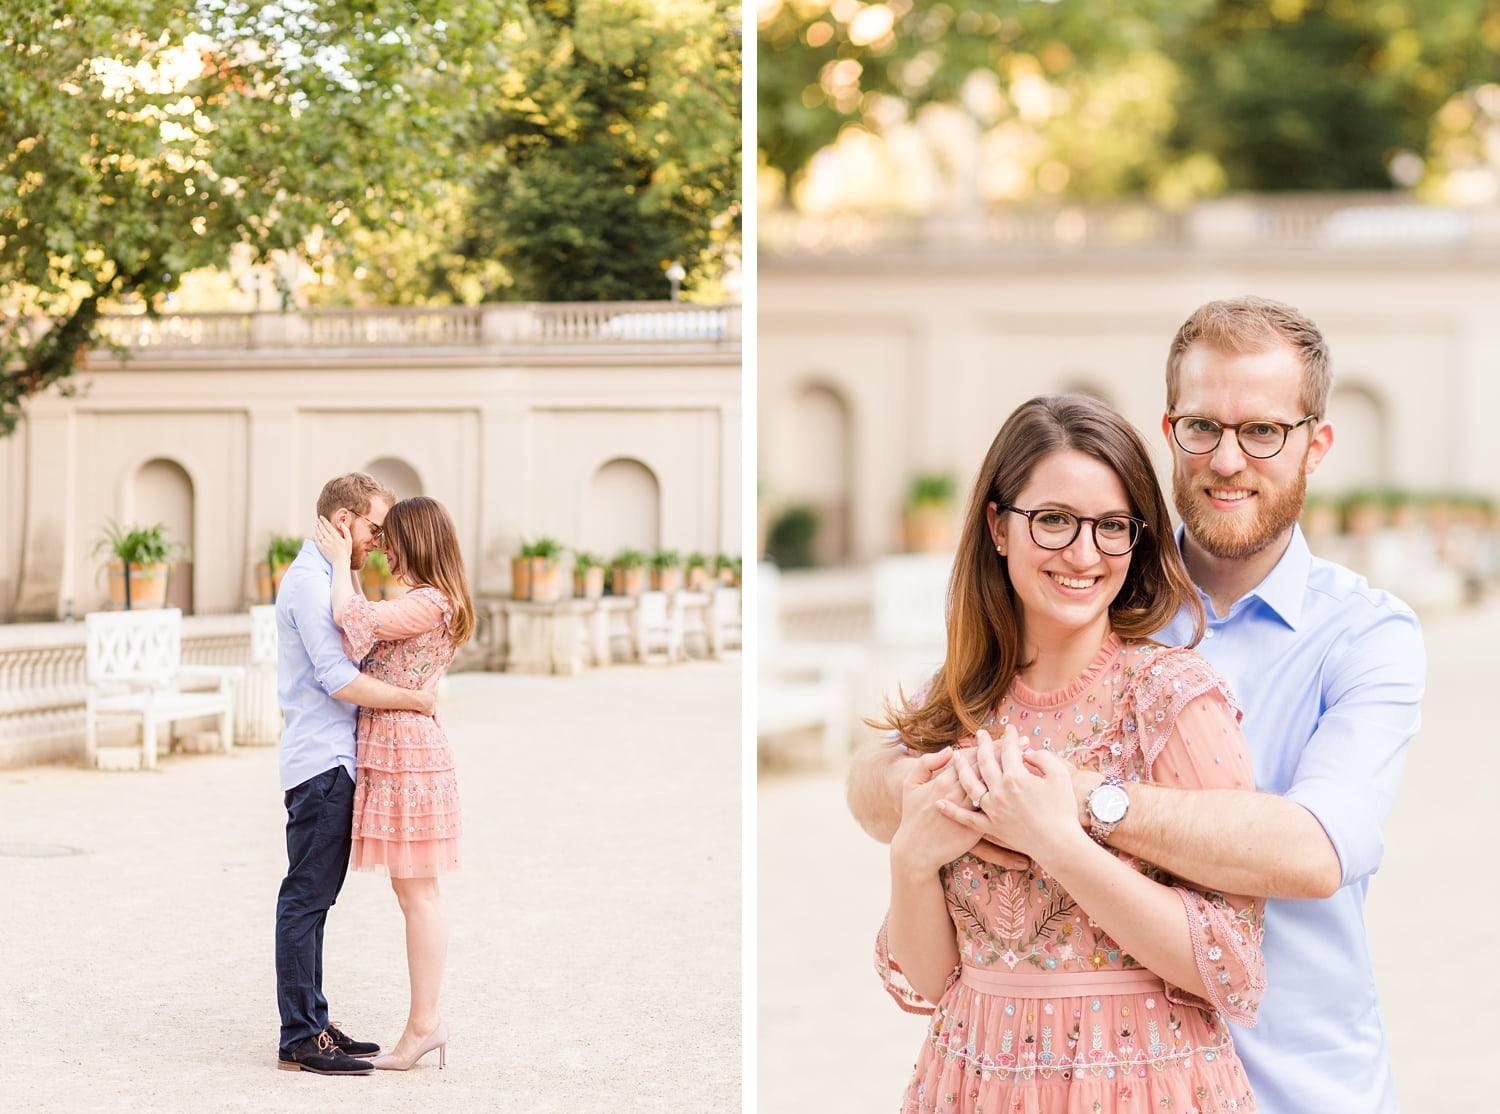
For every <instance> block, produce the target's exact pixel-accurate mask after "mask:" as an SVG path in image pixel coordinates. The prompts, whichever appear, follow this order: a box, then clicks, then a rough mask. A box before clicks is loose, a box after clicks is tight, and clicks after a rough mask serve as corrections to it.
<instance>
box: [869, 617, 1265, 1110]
mask: <svg viewBox="0 0 1500 1114" xmlns="http://www.w3.org/2000/svg"><path fill="white" fill-rule="evenodd" d="M1238 719H1239V711H1238V709H1237V708H1236V707H1235V705H1234V703H1233V700H1232V698H1231V697H1230V695H1229V693H1228V691H1227V690H1226V688H1225V686H1224V682H1223V681H1222V680H1221V679H1220V678H1219V676H1218V675H1217V674H1216V673H1215V672H1214V671H1213V670H1212V668H1210V667H1209V665H1208V664H1207V663H1206V662H1205V661H1204V660H1203V659H1202V658H1201V657H1199V656H1198V655H1197V654H1196V653H1194V652H1193V651H1191V650H1182V649H1169V648H1165V647H1161V646H1157V645H1154V644H1152V643H1143V642H1129V643H1126V642H1122V641H1121V640H1120V638H1119V637H1118V636H1116V635H1113V634H1112V635H1110V637H1109V638H1108V639H1106V641H1105V643H1104V645H1103V646H1102V647H1101V648H1100V650H1099V654H1098V655H1097V657H1095V659H1094V661H1093V663H1092V664H1091V665H1090V667H1089V668H1088V670H1086V671H1085V672H1084V674H1083V675H1082V676H1080V677H1079V678H1077V679H1076V680H1075V681H1074V682H1073V683H1072V684H1071V685H1069V686H1068V687H1067V688H1065V689H1062V690H1060V691H1057V692H1036V691H1033V690H1032V689H1029V688H1027V687H1026V685H1024V684H1022V683H1021V682H1020V681H1019V680H1017V681H1016V682H1014V683H1013V684H1012V685H1011V688H1010V691H1009V693H1008V694H1007V697H1006V699H1005V700H1004V701H1003V702H1002V703H1001V705H1000V707H999V708H998V709H997V710H996V713H995V715H994V717H993V721H992V722H993V724H994V725H995V726H996V727H997V728H998V729H1001V730H1003V729H1004V727H1005V725H1006V724H1015V726H1016V729H1017V730H1018V731H1019V732H1020V735H1021V741H1022V747H1023V748H1037V747H1041V748H1045V749H1048V750H1051V751H1052V752H1053V753H1055V754H1057V755H1058V756H1059V757H1061V758H1063V759H1064V760H1065V761H1067V762H1070V763H1072V764H1073V765H1075V766H1080V767H1087V768H1089V769H1096V770H1099V771H1101V772H1103V773H1104V774H1106V775H1109V774H1115V775H1118V776H1119V777H1121V778H1124V779H1125V780H1126V781H1127V782H1129V781H1137V780H1139V781H1153V782H1157V783H1160V784H1163V785H1174V786H1182V787H1185V788H1195V787H1222V788H1238V789H1249V788H1252V787H1253V784H1254V774H1253V772H1252V770H1251V766H1250V757H1249V754H1248V752H1247V751H1246V749H1245V742H1244V738H1243V736H1242V735H1241V734H1240V732H1239V727H1238ZM1127 792H1128V787H1127ZM1115 853H1116V854H1117V855H1118V856H1119V857H1120V858H1122V859H1124V860H1125V861H1126V862H1128V863H1130V864H1131V865H1132V866H1133V867H1135V868H1136V869H1137V870H1140V871H1141V872H1143V873H1145V874H1147V875H1149V876H1151V877H1153V878H1156V879H1157V880H1159V881H1162V882H1164V883H1165V884H1167V885H1170V886H1172V887H1173V888H1174V889H1175V890H1176V892H1177V894H1178V896H1179V897H1180V898H1181V899H1182V905H1183V909H1184V911H1185V913H1186V917H1187V924H1188V930H1189V934H1190V936H1191V938H1192V942H1193V951H1194V954H1195V956H1196V959H1197V966H1198V970H1199V971H1200V972H1201V973H1202V975H1203V980H1204V982H1205V983H1206V984H1207V986H1208V988H1209V993H1210V999H1209V1000H1208V1001H1204V1000H1203V999H1201V998H1198V997H1196V996H1194V995H1192V994H1189V993H1188V992H1186V991H1184V990H1182V989H1180V988H1178V987H1175V986H1171V985H1170V984H1166V983H1164V982H1163V981H1162V980H1161V979H1160V978H1158V977H1157V976H1155V975H1153V974H1152V973H1151V972H1150V971H1147V970H1146V969H1145V968H1144V967H1141V966H1140V965H1139V964H1138V963H1137V962H1136V961H1135V960H1134V959H1133V958H1131V957H1130V956H1129V955H1127V954H1126V953H1125V952H1124V951H1122V950H1121V949H1120V946H1119V945H1118V944H1116V943H1115V941H1114V940H1113V939H1111V938H1110V936H1109V934H1108V933H1107V932H1105V930H1104V929H1103V928H1102V927H1101V926H1099V925H1097V924H1095V923H1094V921H1092V920H1091V919H1090V918H1089V915H1088V914H1087V913H1086V912H1084V911H1083V910H1082V909H1080V908H1079V907H1078V906H1077V905H1075V904H1074V902H1073V899H1072V898H1071V897H1070V896H1069V895H1068V893H1067V892H1066V891H1065V890H1064V889H1063V888H1062V887H1061V886H1060V885H1058V883H1057V882H1056V881H1054V880H1053V879H1052V878H1051V877H1049V876H1048V875H1047V873H1046V872H1045V871H1043V870H1041V869H1039V868H1037V867H1036V866H1035V864H1033V865H1031V866H1030V867H1028V868H1027V869H1025V870H1019V871H1006V870H1001V869H999V868H998V867H994V866H991V865H990V864H988V863H985V862H983V861H982V860H980V859H977V858H974V857H973V856H972V855H963V856H961V857H959V858H957V859H955V860H954V861H953V862H951V863H949V864H948V865H947V866H945V867H944V868H943V869H942V881H943V889H944V891H945V892H946V894H947V899H948V911H949V913H950V914H951V916H952V918H953V923H954V926H955V928H956V931H957V935H958V945H959V953H960V962H959V965H958V967H957V968H955V970H954V972H953V974H952V976H950V978H949V980H948V986H947V989H946V991H945V992H944V994H943V996H942V998H941V999H940V1000H939V1001H938V1002H937V1003H936V1005H935V1006H934V1005H933V1004H932V1003H929V1002H926V1001H925V1000H923V999H922V998H921V997H920V996H919V995H918V994H917V993H916V991H915V990H913V989H912V988H911V986H910V985H909V984H908V983H907V982H906V980H905V979H904V977H903V976H902V975H901V972H900V969H899V967H898V966H897V965H896V963H895V962H893V961H892V960H891V958H890V955H889V952H888V950H887V946H886V939H885V932H884V930H883V929H882V931H881V933H880V938H879V940H878V941H877V944H876V965H877V968H878V969H879V971H880V973H881V976H882V978H883V979H884V981H885V985H886V989H887V990H889V991H890V993H891V994H892V995H893V996H894V997H895V998H896V1001H897V1002H898V1003H900V1005H901V1006H902V1008H903V1009H906V1010H909V1011H911V1012H916V1013H931V1014H932V1023H931V1025H930V1026H929V1027H928V1030H927V1037H926V1040H925V1042H924V1044H923V1046H922V1050H921V1053H920V1055H919V1056H918V1059H917V1063H916V1067H915V1069H914V1071H913V1073H912V1078H911V1082H910V1084H909V1085H908V1087H907V1090H906V1095H905V1098H904V1100H903V1102H902V1106H901V1109H902V1111H903V1112H907V1114H911V1112H917V1111H921V1112H924V1114H925V1112H929V1111H937V1112H943V1114H948V1112H963V1114H1001V1112H1007V1114H1009V1112H1011V1111H1022V1112H1025V1114H1085V1112H1087V1114H1095V1112H1110V1114H1126V1112H1133V1111H1134V1112H1140V1114H1144V1112H1145V1111H1147V1110H1152V1111H1156V1110H1171V1111H1179V1112H1182V1114H1188V1112H1201V1114H1207V1112H1210V1111H1213V1112H1218V1111H1253V1110H1254V1109H1255V1101H1254V1099H1253V1097H1252V1095H1251V1093H1250V1085H1249V1084H1248V1083H1247V1082H1246V1079H1245V1073H1244V1070H1243V1068H1242V1067H1241V1065H1240V1061H1239V1058H1238V1056H1236V1054H1235V1051H1234V1045H1233V1042H1232V1040H1231V1039H1230V1035H1229V1031H1228V1026H1227V1025H1225V1023H1224V1020H1223V1018H1222V1017H1221V1016H1220V1015H1221V1014H1222V1015H1224V1016H1227V1017H1229V1018H1231V1019H1233V1020H1235V1021H1238V1022H1242V1023H1245V1024H1254V1019H1255V1011H1256V1009H1257V1007H1258V1006H1259V1004H1260V997H1261V993H1262V992H1263V990H1264V989H1265V967H1264V962H1263V960H1262V957H1261V953H1260V940H1261V932H1262V929H1261V924H1262V915H1263V908H1262V903H1261V902H1260V901H1258V900H1256V899H1253V898H1244V897H1235V896H1231V895H1226V894H1219V893H1205V892H1203V891H1201V890H1199V889H1196V888H1194V887H1192V886H1190V885H1186V884H1183V883H1180V882H1178V881H1176V880H1175V879H1173V878H1171V877H1170V876H1168V875H1167V874H1166V873H1165V872H1163V871H1161V870H1159V869H1158V868H1156V867H1153V866H1151V865H1149V864H1146V863H1142V862H1140V861H1138V860H1136V859H1132V858H1130V857H1129V856H1126V855H1123V854H1121V853H1119V852H1115Z"/></svg>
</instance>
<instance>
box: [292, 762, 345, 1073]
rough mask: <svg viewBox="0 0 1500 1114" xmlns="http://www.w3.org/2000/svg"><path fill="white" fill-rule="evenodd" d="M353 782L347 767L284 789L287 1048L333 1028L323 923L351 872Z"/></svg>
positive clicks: (334, 768) (326, 772) (336, 768)
mask: <svg viewBox="0 0 1500 1114" xmlns="http://www.w3.org/2000/svg"><path fill="white" fill-rule="evenodd" d="M353 821H354V782H353V781H352V780H351V779H350V777H349V775H348V774H347V773H346V772H345V771H344V768H343V767H342V766H335V767H333V769H331V770H324V771H323V772H322V773H321V774H318V775H317V776H316V777H311V778H308V779H307V780H306V781H304V782H303V783H302V784H301V785H299V786H297V787H296V788H294V789H288V790H287V792H286V860H287V871H286V878H285V879H284V880H283V881H282V883H281V894H280V896H279V897H278V898H277V899H276V998H277V1002H278V1004H279V1005H280V1007H281V1050H282V1051H286V1050H287V1049H289V1048H290V1047H291V1046H292V1045H294V1044H296V1043H297V1042H298V1041H300V1040H303V1039H305V1038H307V1037H311V1036H316V1035H317V1034H318V1033H321V1032H322V1031H323V1030H324V1029H326V1028H328V999H327V998H325V997H323V926H324V924H325V923H326V922H327V920H328V910H329V908H331V907H332V905H333V903H334V901H335V900H337V899H338V896H339V890H340V889H342V888H343V885H344V876H345V875H346V874H347V873H348V872H349V842H350V838H349V837H350V828H351V826H352V824H353Z"/></svg>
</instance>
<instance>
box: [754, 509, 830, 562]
mask: <svg viewBox="0 0 1500 1114" xmlns="http://www.w3.org/2000/svg"><path fill="white" fill-rule="evenodd" d="M818 526H819V522H818V512H817V511H815V510H814V509H813V508H812V507H810V506H807V505H806V504H803V503H798V504H796V505H794V506H790V507H787V508H786V509H785V510H784V511H782V512H781V514H779V515H778V516H777V517H776V519H775V520H774V521H773V522H772V523H771V526H770V529H768V530H767V531H766V557H767V558H768V559H769V560H771V561H772V562H774V563H775V564H776V565H777V567H779V568H783V569H808V568H812V566H813V565H815V564H817V548H816V545H817V540H818Z"/></svg>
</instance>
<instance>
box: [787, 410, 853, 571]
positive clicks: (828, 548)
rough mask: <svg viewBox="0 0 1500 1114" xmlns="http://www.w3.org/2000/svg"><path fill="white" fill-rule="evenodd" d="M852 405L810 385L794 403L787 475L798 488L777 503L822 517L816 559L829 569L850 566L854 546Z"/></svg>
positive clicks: (819, 524) (819, 522) (819, 520)
mask: <svg viewBox="0 0 1500 1114" xmlns="http://www.w3.org/2000/svg"><path fill="white" fill-rule="evenodd" d="M851 428H852V426H851V418H850V413H849V400H848V399H847V398H846V397H845V396H844V393H843V392H842V391H841V390H839V389H838V388H837V387H834V386H832V385H830V384H828V383H825V382H820V381H816V380H814V381H811V382H808V383H806V384H804V385H803V386H802V387H800V388H799V389H798V390H797V392H796V395H795V396H794V398H793V402H792V432H793V437H792V441H791V444H792V445H793V446H794V452H795V454H796V461H795V465H794V467H793V468H792V469H791V470H789V471H788V472H786V473H785V474H786V475H789V476H795V477H796V481H795V482H796V485H797V486H796V488H795V489H793V490H790V491H787V492H785V493H784V498H781V499H777V500H776V502H777V503H778V504H791V503H806V504H810V505H811V506H812V507H813V509H814V510H815V511H817V514H818V537H817V556H818V560H819V562H820V563H822V564H825V565H840V564H845V563H847V562H848V560H849V555H850V550H851V546H852V544H853V530H854V523H853V521H852V515H851V511H850V508H851V507H852V506H853V500H854V491H853V486H854V446H853V438H852V436H851V433H850V430H851Z"/></svg>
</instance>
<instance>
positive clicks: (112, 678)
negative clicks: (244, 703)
mask: <svg viewBox="0 0 1500 1114" xmlns="http://www.w3.org/2000/svg"><path fill="white" fill-rule="evenodd" d="M84 622H85V624H86V625H87V633H88V648H87V651H86V664H85V676H86V681H87V685H88V696H87V703H86V706H85V721H84V723H85V744H86V752H85V753H86V756H87V762H88V764H89V765H91V766H92V765H100V764H102V763H101V762H100V756H99V721H100V720H101V719H113V718H116V717H131V718H137V719H139V720H140V721H141V742H140V765H141V766H142V767H143V768H145V769H152V768H154V767H155V766H156V752H157V730H158V728H160V727H163V726H165V727H166V728H167V741H168V743H169V744H170V741H171V724H173V723H175V722H177V721H179V720H188V719H202V718H204V717H208V716H213V717H216V718H217V719H218V721H219V724H218V730H219V745H220V746H221V747H222V748H223V749H224V751H225V753H228V752H229V751H230V749H231V748H232V747H233V746H234V697H233V693H232V691H231V689H230V684H231V682H232V681H233V680H235V679H236V678H237V677H238V676H239V675H240V674H242V673H243V672H244V670H242V669H240V668H239V667H238V666H217V665H183V664H182V612H181V611H179V610H178V609H177V608H175V607H168V608H162V609H160V610H153V611H98V612H92V613H90V614H88V615H86V616H84ZM190 685H204V686H211V687H203V688H189V687H184V686H190ZM109 749H111V750H113V749H115V748H109Z"/></svg>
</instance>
